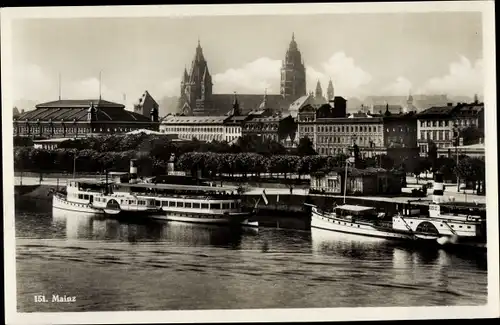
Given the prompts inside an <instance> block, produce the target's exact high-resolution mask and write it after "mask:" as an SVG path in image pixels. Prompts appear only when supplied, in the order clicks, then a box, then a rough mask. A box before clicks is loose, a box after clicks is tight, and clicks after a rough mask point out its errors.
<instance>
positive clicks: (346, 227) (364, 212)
mask: <svg viewBox="0 0 500 325" xmlns="http://www.w3.org/2000/svg"><path fill="white" fill-rule="evenodd" d="M311 227H312V228H320V229H324V230H330V231H335V232H342V233H348V234H355V235H362V236H370V237H379V238H386V239H396V240H410V239H412V235H411V234H409V233H408V232H406V231H398V230H395V229H393V227H392V220H391V219H389V218H387V217H386V216H385V214H384V213H377V211H376V209H375V208H373V207H367V206H359V205H350V204H344V205H340V206H336V207H334V209H333V211H332V212H328V211H323V210H321V209H319V208H318V207H316V206H312V208H311Z"/></svg>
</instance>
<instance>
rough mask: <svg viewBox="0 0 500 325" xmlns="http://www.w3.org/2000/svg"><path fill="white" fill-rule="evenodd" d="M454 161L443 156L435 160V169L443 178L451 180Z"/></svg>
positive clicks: (453, 173) (453, 172)
mask: <svg viewBox="0 0 500 325" xmlns="http://www.w3.org/2000/svg"><path fill="white" fill-rule="evenodd" d="M455 167H456V162H455V159H452V158H448V157H443V158H438V159H437V161H436V171H439V172H440V173H441V174H443V178H444V179H445V180H453V177H454V175H455Z"/></svg>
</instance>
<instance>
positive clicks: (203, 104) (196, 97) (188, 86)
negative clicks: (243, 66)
mask: <svg viewBox="0 0 500 325" xmlns="http://www.w3.org/2000/svg"><path fill="white" fill-rule="evenodd" d="M212 86H213V83H212V76H211V75H210V72H209V71H208V65H207V61H206V60H205V57H204V56H203V49H202V48H201V45H200V41H199V40H198V47H197V48H196V53H195V55H194V59H193V61H192V62H191V69H190V71H189V73H188V72H187V70H186V69H184V74H183V77H182V81H181V99H180V101H179V109H180V111H181V113H184V114H185V115H206V112H205V110H207V111H208V110H210V109H211V97H212Z"/></svg>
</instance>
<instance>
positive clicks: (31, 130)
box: [16, 126, 136, 134]
mask: <svg viewBox="0 0 500 325" xmlns="http://www.w3.org/2000/svg"><path fill="white" fill-rule="evenodd" d="M135 129H136V128H123V127H121V128H93V129H90V128H75V127H67V128H61V127H55V128H51V127H37V126H34V127H27V126H19V127H18V128H16V130H17V133H19V134H42V133H43V132H46V133H50V134H85V133H90V132H113V131H114V132H129V131H132V130H135Z"/></svg>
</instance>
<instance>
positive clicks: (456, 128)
mask: <svg viewBox="0 0 500 325" xmlns="http://www.w3.org/2000/svg"><path fill="white" fill-rule="evenodd" d="M453 132H454V137H453V140H454V141H455V156H456V157H455V159H456V172H457V192H458V193H460V176H459V174H458V142H459V139H460V128H459V126H458V124H457V123H456V122H455V124H453Z"/></svg>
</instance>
